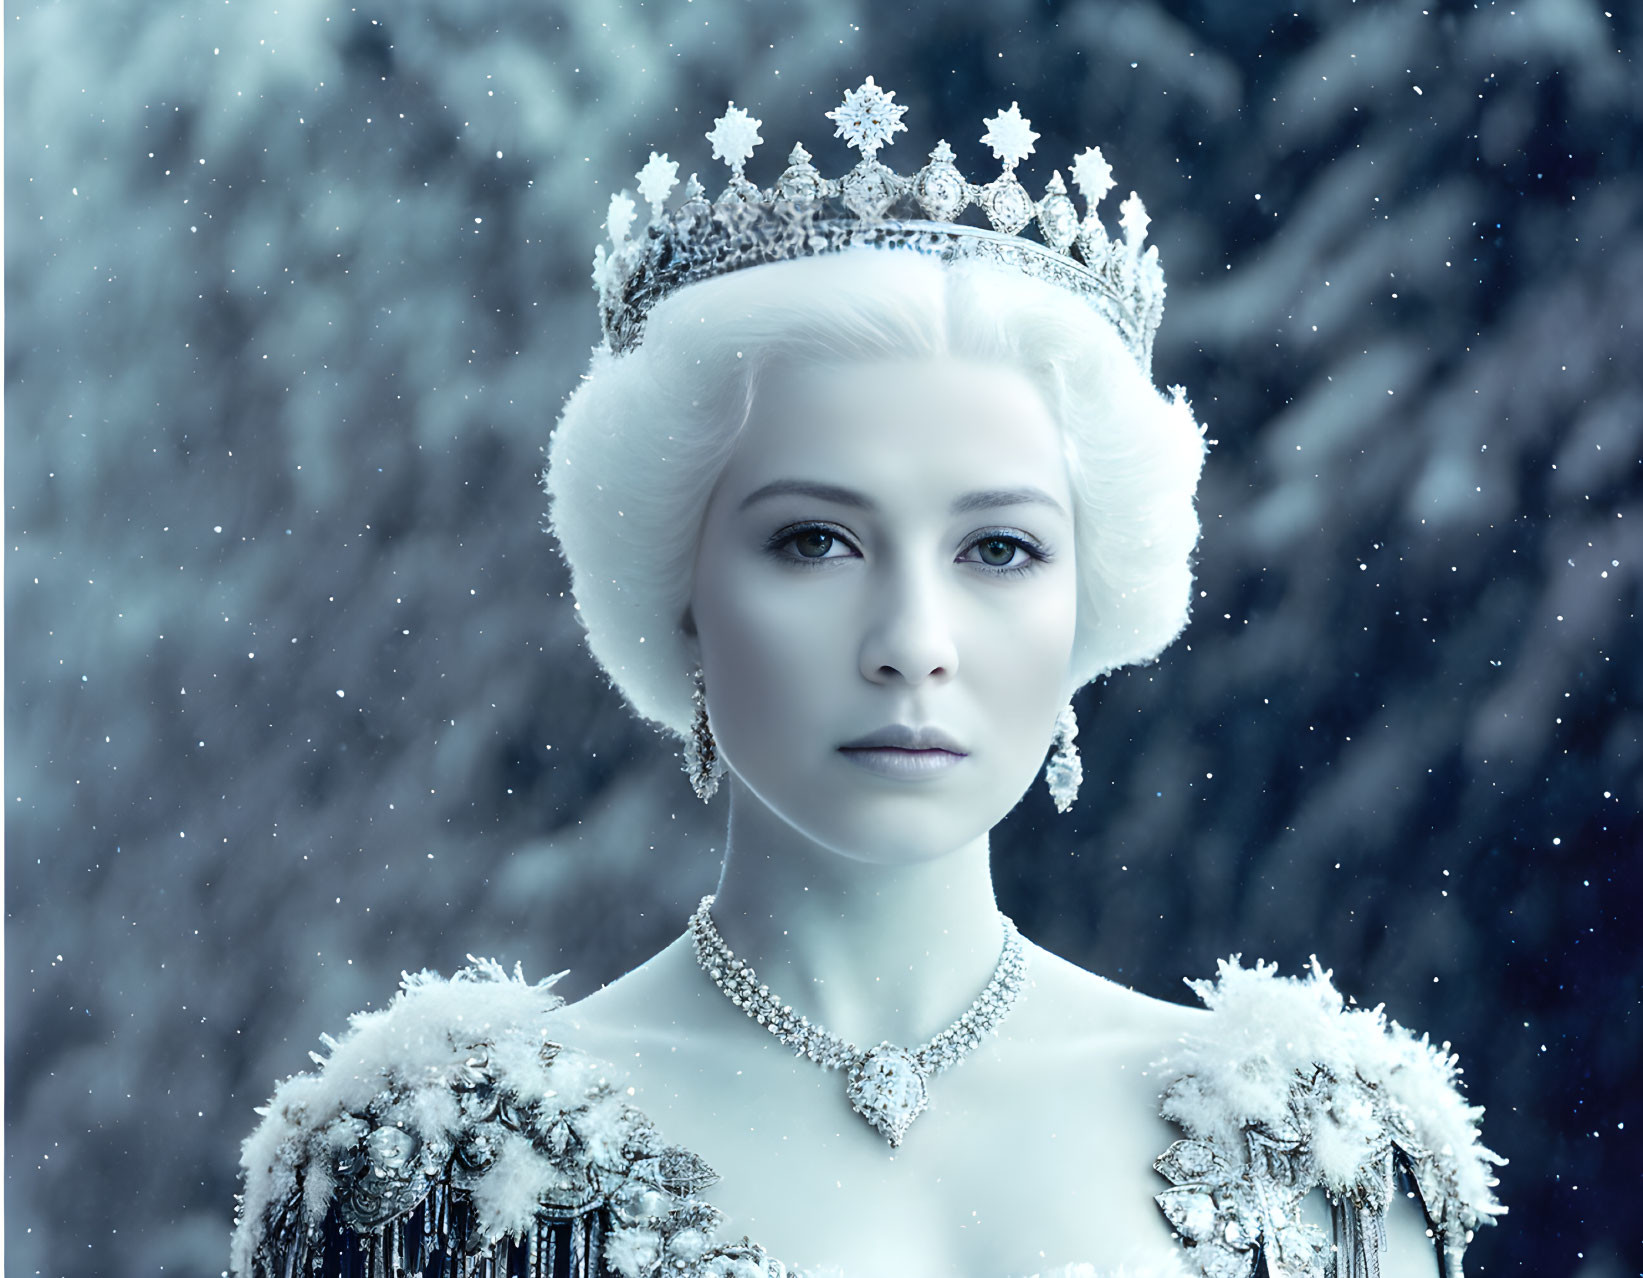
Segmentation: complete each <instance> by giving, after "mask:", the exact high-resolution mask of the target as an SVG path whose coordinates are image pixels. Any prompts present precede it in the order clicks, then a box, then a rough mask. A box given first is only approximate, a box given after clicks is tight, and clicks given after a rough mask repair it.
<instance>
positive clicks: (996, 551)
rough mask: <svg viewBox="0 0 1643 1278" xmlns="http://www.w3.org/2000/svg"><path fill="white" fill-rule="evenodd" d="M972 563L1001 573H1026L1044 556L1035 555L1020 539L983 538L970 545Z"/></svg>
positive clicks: (968, 556)
mask: <svg viewBox="0 0 1643 1278" xmlns="http://www.w3.org/2000/svg"><path fill="white" fill-rule="evenodd" d="M970 550H971V552H973V553H971V554H968V555H966V556H964V558H965V559H967V560H968V561H969V562H970V563H979V564H981V565H982V566H983V567H986V568H992V569H994V570H996V571H1001V572H1024V571H1026V570H1027V569H1028V568H1031V567H1032V566H1033V564H1034V563H1036V562H1037V561H1038V560H1039V559H1041V558H1044V556H1042V555H1039V554H1037V553H1035V552H1034V551H1033V549H1032V547H1030V546H1029V545H1027V543H1026V542H1024V541H1022V540H1021V539H1020V538H1018V537H983V538H981V539H980V540H979V541H973V542H971V543H970Z"/></svg>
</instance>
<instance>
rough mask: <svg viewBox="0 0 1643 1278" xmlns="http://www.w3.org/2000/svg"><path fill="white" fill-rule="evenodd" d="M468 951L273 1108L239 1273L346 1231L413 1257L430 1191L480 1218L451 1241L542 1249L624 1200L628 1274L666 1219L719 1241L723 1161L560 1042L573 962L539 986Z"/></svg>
mask: <svg viewBox="0 0 1643 1278" xmlns="http://www.w3.org/2000/svg"><path fill="white" fill-rule="evenodd" d="M468 957H469V960H470V963H471V966H469V967H465V968H463V969H462V970H460V971H459V972H457V973H456V974H455V975H454V976H452V977H451V978H450V979H449V980H445V979H443V978H441V977H440V976H439V975H438V974H437V973H435V972H428V971H424V972H418V973H415V974H407V975H405V976H404V978H403V981H402V984H401V987H400V990H399V992H398V993H397V994H396V995H395V997H394V999H393V1001H392V1002H391V1003H389V1004H388V1006H386V1007H384V1008H381V1009H380V1010H377V1011H370V1012H360V1013H356V1014H355V1015H354V1016H352V1017H351V1018H350V1023H349V1029H348V1031H347V1033H345V1034H344V1035H343V1036H342V1037H341V1038H340V1039H333V1038H330V1037H329V1036H322V1037H323V1041H324V1042H325V1044H326V1046H327V1047H329V1048H330V1051H331V1054H330V1056H329V1057H328V1058H327V1057H322V1056H320V1055H319V1054H318V1053H311V1055H312V1056H313V1059H314V1061H315V1064H316V1065H317V1067H318V1068H317V1069H316V1070H315V1071H314V1072H312V1073H302V1074H297V1075H294V1076H293V1077H291V1078H288V1079H286V1080H285V1081H284V1082H283V1083H281V1084H280V1085H279V1086H278V1088H277V1089H276V1090H275V1092H274V1096H273V1099H272V1100H271V1101H270V1102H269V1104H268V1106H267V1107H266V1108H265V1109H262V1110H259V1111H258V1112H259V1113H261V1114H262V1115H263V1120H262V1123H261V1124H260V1125H259V1126H258V1127H257V1129H256V1130H255V1131H254V1132H252V1134H251V1135H250V1136H249V1137H248V1138H247V1139H246V1141H245V1143H244V1145H243V1147H242V1157H241V1164H242V1167H243V1169H244V1173H245V1193H244V1195H243V1196H242V1199H241V1206H240V1219H239V1221H238V1223H237V1225H236V1228H235V1233H234V1241H233V1251H232V1266H233V1270H234V1273H235V1274H236V1275H242V1276H243V1275H258V1274H271V1273H276V1272H278V1273H289V1272H304V1273H305V1272H307V1271H308V1270H307V1264H306V1260H307V1258H308V1257H309V1256H310V1255H312V1254H315V1253H319V1252H323V1251H324V1250H325V1249H326V1248H327V1247H328V1246H332V1245H335V1239H336V1237H337V1236H338V1231H339V1230H341V1231H352V1232H353V1233H354V1234H356V1235H359V1236H361V1237H376V1238H379V1239H380V1240H381V1246H382V1247H384V1248H385V1249H386V1250H384V1251H383V1254H384V1255H393V1254H400V1253H401V1252H402V1248H403V1245H404V1239H403V1237H401V1235H403V1234H404V1231H405V1229H406V1228H407V1224H408V1221H409V1219H410V1217H411V1216H412V1215H413V1213H414V1211H415V1209H417V1208H418V1207H420V1206H422V1205H423V1203H424V1201H425V1200H429V1201H432V1202H435V1203H437V1204H438V1207H437V1210H434V1211H432V1212H431V1213H425V1215H426V1218H427V1219H430V1220H434V1221H439V1222H443V1221H445V1220H447V1219H451V1220H460V1221H461V1222H463V1224H462V1226H461V1230H462V1233H463V1235H464V1239H462V1240H457V1239H453V1238H450V1237H446V1238H436V1239H432V1240H430V1242H431V1245H433V1246H436V1247H445V1248H447V1249H449V1248H452V1247H457V1248H459V1249H462V1250H469V1251H471V1250H472V1247H473V1245H477V1244H478V1243H480V1242H481V1241H482V1242H483V1243H484V1245H488V1246H492V1247H507V1246H510V1245H518V1246H525V1247H529V1246H531V1245H532V1244H533V1240H534V1239H535V1238H536V1236H537V1232H538V1231H537V1230H536V1229H534V1228H533V1226H539V1225H542V1224H543V1223H544V1222H550V1223H551V1222H570V1223H574V1222H578V1221H582V1220H584V1219H585V1217H586V1216H587V1215H588V1213H590V1212H593V1211H595V1210H596V1209H599V1208H603V1207H612V1208H614V1209H615V1213H616V1224H617V1227H616V1228H615V1229H614V1230H613V1232H611V1233H610V1234H609V1235H608V1237H606V1238H604V1240H603V1245H604V1246H605V1248H606V1251H605V1255H606V1259H607V1260H608V1261H609V1263H610V1264H612V1265H613V1266H615V1267H616V1268H617V1269H618V1270H619V1271H621V1272H627V1269H626V1268H624V1266H627V1268H631V1269H633V1270H634V1271H635V1272H638V1271H639V1270H640V1269H642V1268H643V1267H644V1265H641V1263H640V1262H641V1261H643V1262H645V1264H646V1265H648V1263H649V1261H650V1260H654V1259H656V1258H657V1257H658V1256H659V1255H660V1254H661V1253H662V1252H663V1251H664V1250H665V1249H666V1248H665V1246H664V1243H663V1236H664V1235H663V1232H662V1230H663V1229H664V1228H665V1229H666V1230H669V1231H671V1232H670V1233H669V1235H668V1236H669V1237H670V1238H673V1237H681V1236H682V1237H684V1238H685V1240H686V1241H685V1246H686V1247H687V1248H688V1247H689V1246H691V1245H692V1243H693V1242H695V1243H700V1244H701V1245H700V1246H699V1247H697V1248H696V1251H697V1252H698V1253H707V1252H709V1251H711V1250H712V1249H711V1248H710V1247H709V1245H708V1244H709V1241H710V1237H709V1236H710V1234H711V1232H712V1230H713V1229H714V1227H715V1226H716V1224H717V1222H718V1215H719V1213H718V1212H717V1209H716V1208H714V1207H712V1206H711V1205H709V1204H708V1203H706V1202H704V1201H702V1200H701V1199H699V1198H697V1197H695V1194H696V1191H697V1190H699V1189H702V1188H705V1187H706V1186H708V1185H711V1184H712V1183H713V1182H714V1181H716V1180H717V1179H718V1177H717V1175H716V1174H715V1173H714V1172H713V1170H712V1169H711V1168H710V1167H708V1166H707V1164H706V1163H705V1162H703V1161H702V1160H701V1159H700V1158H698V1157H697V1156H696V1155H695V1154H693V1153H691V1152H690V1151H689V1150H686V1149H683V1148H682V1147H679V1146H670V1145H665V1144H664V1143H663V1142H662V1140H661V1137H660V1135H659V1133H658V1132H657V1131H656V1129H655V1126H654V1125H653V1124H652V1123H651V1122H650V1120H649V1119H648V1118H647V1117H646V1116H645V1115H644V1114H643V1113H641V1112H640V1111H639V1110H637V1109H636V1108H634V1107H633V1106H631V1105H628V1104H627V1103H625V1101H624V1100H623V1098H622V1094H620V1093H619V1091H618V1088H617V1086H616V1079H615V1078H614V1075H613V1072H612V1070H611V1068H610V1067H609V1066H608V1065H606V1064H605V1063H604V1062H602V1061H599V1060H597V1059H595V1058H594V1057H591V1056H588V1055H586V1054H584V1053H582V1052H579V1051H577V1050H575V1049H574V1048H570V1047H566V1046H564V1045H562V1044H559V1043H555V1042H552V1041H550V1040H549V1038H548V1036H547V1029H546V1024H545V1018H546V1016H547V1014H548V1013H549V1012H551V1011H553V1010H555V1009H556V1008H559V1007H562V1006H563V1005H564V1000H563V999H562V998H560V997H559V996H558V995H557V994H554V993H553V990H552V987H553V985H554V983H555V982H556V981H557V980H558V979H559V976H563V975H564V973H560V974H559V976H553V977H549V978H548V979H546V980H543V981H538V982H535V983H530V982H527V981H526V980H525V978H524V974H523V973H522V972H521V970H520V968H519V967H518V966H517V965H516V966H515V968H514V971H513V974H512V975H511V976H510V975H509V974H508V973H507V972H506V971H504V969H503V968H502V967H501V965H500V964H498V963H496V962H494V961H492V960H489V959H475V958H474V957H473V956H472V955H469V956H468ZM663 1222H665V1225H664V1223H663ZM470 1225H471V1230H470ZM578 1227H580V1226H578ZM396 1231H397V1233H396ZM474 1235H477V1238H475V1237H474ZM390 1236H392V1237H390ZM466 1239H472V1242H471V1243H470V1242H468V1241H466ZM396 1240H397V1241H396ZM373 1245H375V1244H373ZM666 1258H668V1259H671V1258H672V1257H671V1256H669V1257H666Z"/></svg>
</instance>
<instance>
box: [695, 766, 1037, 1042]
mask: <svg viewBox="0 0 1643 1278" xmlns="http://www.w3.org/2000/svg"><path fill="white" fill-rule="evenodd" d="M730 784H731V799H730V832H729V837H728V841H727V844H726V847H725V862H724V869H723V872H722V873H721V875H720V879H719V888H718V892H717V894H716V897H715V900H714V904H713V921H714V923H715V924H716V925H717V926H718V928H719V931H720V933H721V934H722V935H723V936H724V938H725V940H726V942H727V943H728V944H729V945H730V947H731V949H733V950H734V951H735V952H736V954H737V956H738V957H739V958H741V959H743V960H744V961H745V962H747V963H749V964H751V965H752V966H753V968H754V970H755V971H756V972H757V973H758V976H759V980H760V982H761V983H763V984H765V985H768V986H769V987H770V989H771V990H772V992H774V993H775V994H777V995H778V996H779V997H780V998H781V999H782V1000H783V1001H784V1002H785V1003H788V1004H791V1005H792V1007H793V1010H794V1011H795V1012H797V1013H799V1014H800V1015H803V1016H808V1017H809V1018H810V1020H811V1022H812V1023H813V1024H816V1025H819V1026H821V1027H822V1028H824V1029H826V1030H829V1031H831V1032H833V1033H835V1034H838V1035H840V1036H842V1037H843V1038H845V1039H848V1040H850V1041H851V1042H854V1043H856V1044H857V1045H859V1046H862V1047H868V1046H872V1045H873V1044H875V1043H878V1042H880V1041H881V1040H884V1039H888V1040H890V1041H891V1042H894V1043H898V1044H900V1045H902V1046H904V1047H916V1046H917V1045H919V1044H920V1043H922V1042H924V1041H925V1040H926V1039H928V1038H929V1037H931V1036H932V1035H934V1034H936V1033H938V1032H939V1031H941V1030H943V1029H945V1028H946V1027H947V1026H948V1025H949V1024H951V1023H952V1021H954V1020H955V1019H957V1018H958V1016H959V1015H960V1014H961V1013H962V1012H963V1011H964V1009H965V1008H967V1007H968V1006H969V1005H970V1003H971V1001H972V1000H974V998H975V997H976V995H977V994H979V993H980V992H981V989H982V987H983V986H984V985H986V983H987V981H988V979H989V978H990V977H991V975H992V972H993V968H994V966H995V965H996V964H997V962H998V956H999V950H1000V947H1001V946H1002V945H1003V941H1004V931H1003V926H1002V924H1001V923H1000V922H999V918H998V906H997V904H996V901H995V899H994V896H993V881H992V870H991V867H990V865H989V863H988V845H987V836H986V834H985V833H983V834H982V835H980V836H979V837H978V838H977V839H976V840H975V841H974V842H972V843H970V844H968V845H966V846H965V847H962V848H959V849H956V850H955V851H953V852H951V853H948V854H947V855H945V856H942V857H938V858H936V859H934V860H929V861H923V862H919V863H916V864H911V865H898V866H887V865H881V864H869V863H866V862H862V861H857V860H853V859H851V858H849V857H847V856H844V855H841V854H840V853H839V852H836V851H834V850H832V849H830V848H825V847H822V846H820V845H818V844H817V843H815V842H814V841H812V840H811V839H809V838H807V837H806V836H805V835H803V834H802V833H800V832H799V831H797V830H795V829H793V827H792V826H790V825H788V824H787V823H786V822H785V821H783V820H782V819H781V818H780V817H778V816H776V814H775V813H773V812H771V811H770V809H769V808H767V807H766V806H765V805H764V804H763V803H762V802H760V800H759V799H757V798H756V797H755V796H753V795H752V794H751V793H748V792H745V791H744V790H743V789H742V787H741V785H740V784H739V783H738V782H736V781H735V779H734V778H733V777H732V778H730Z"/></svg>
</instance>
